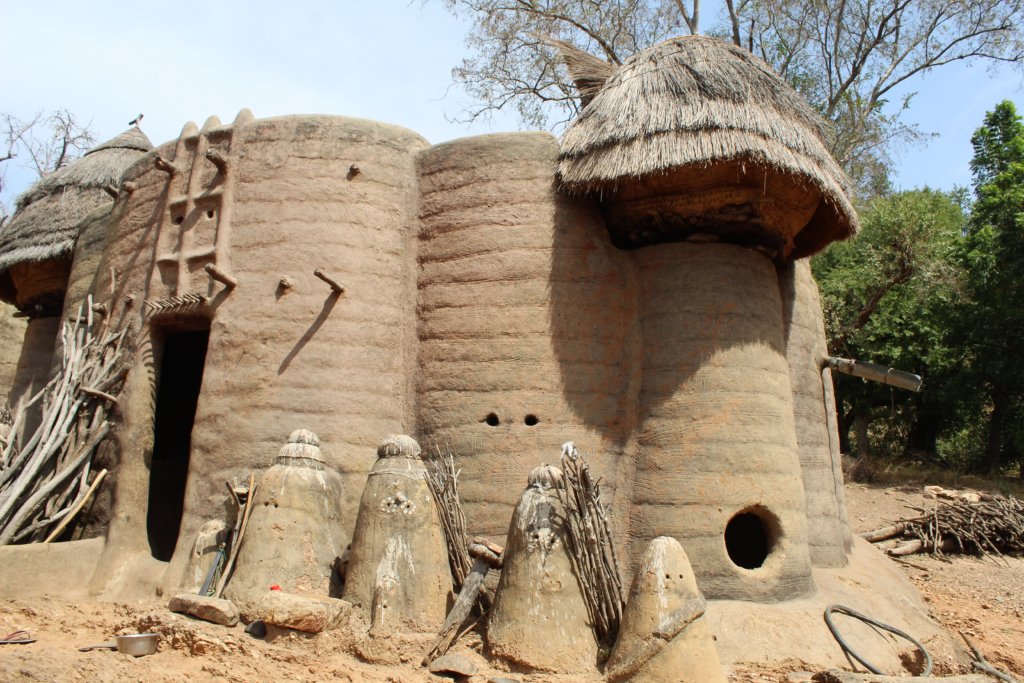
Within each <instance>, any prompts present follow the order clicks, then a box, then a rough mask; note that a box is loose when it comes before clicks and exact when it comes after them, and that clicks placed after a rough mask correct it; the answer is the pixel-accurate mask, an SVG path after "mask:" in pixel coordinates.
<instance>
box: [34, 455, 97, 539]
mask: <svg viewBox="0 0 1024 683" xmlns="http://www.w3.org/2000/svg"><path fill="white" fill-rule="evenodd" d="M105 476H107V471H106V470H100V471H99V473H98V474H97V475H96V478H95V479H93V480H92V485H90V486H89V489H88V490H87V491H86V492H85V495H84V496H82V497H81V498H79V499H78V502H77V503H75V504H74V506H73V507H72V508H71V510H70V512H68V514H66V515H65V516H64V519H62V520H61V521H60V524H58V525H57V528H56V529H54V530H53V531H51V532H50V535H49V536H47V537H46V540H45V541H43V543H49V542H50V541H52V540H53V539H55V538H57V537H58V536H60V532H62V531H64V528H65V527H66V526H67V525H68V523H69V522H70V521H71V520H72V519H74V517H75V515H77V514H78V512H79V510H81V509H82V508H83V507H85V503H86V501H88V500H89V498H90V497H92V494H93V493H94V492H95V491H96V489H97V488H99V485H100V482H102V481H103V477H105Z"/></svg>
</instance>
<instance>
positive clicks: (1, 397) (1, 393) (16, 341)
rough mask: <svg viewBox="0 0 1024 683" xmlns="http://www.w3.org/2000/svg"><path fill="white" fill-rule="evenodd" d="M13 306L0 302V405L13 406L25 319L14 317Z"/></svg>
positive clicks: (14, 309) (15, 310) (14, 310)
mask: <svg viewBox="0 0 1024 683" xmlns="http://www.w3.org/2000/svg"><path fill="white" fill-rule="evenodd" d="M17 310H18V309H16V308H15V307H14V306H11V305H9V304H5V303H3V302H0V407H2V406H4V405H7V403H8V401H10V408H11V409H12V410H13V408H14V399H15V397H13V396H11V395H10V394H11V390H12V389H13V388H14V375H15V372H16V371H17V368H18V358H19V357H20V356H21V343H22V340H23V339H24V338H25V321H24V320H23V319H21V318H15V317H14V314H15V312H17Z"/></svg>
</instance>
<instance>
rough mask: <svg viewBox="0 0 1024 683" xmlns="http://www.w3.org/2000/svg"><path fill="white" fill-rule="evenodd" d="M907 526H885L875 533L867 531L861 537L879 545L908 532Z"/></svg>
mask: <svg viewBox="0 0 1024 683" xmlns="http://www.w3.org/2000/svg"><path fill="white" fill-rule="evenodd" d="M906 528H907V525H906V524H893V525H891V526H883V527H882V528H880V529H875V530H874V531H865V532H864V533H862V534H861V535H860V537H861V538H863V539H864V540H865V541H868V542H869V543H878V542H879V541H887V540H889V539H890V538H895V537H896V536H899V535H900V534H902V533H903V532H904V530H906Z"/></svg>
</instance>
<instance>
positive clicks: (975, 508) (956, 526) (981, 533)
mask: <svg viewBox="0 0 1024 683" xmlns="http://www.w3.org/2000/svg"><path fill="white" fill-rule="evenodd" d="M920 512H921V513H923V514H921V515H920V516H918V517H913V518H910V519H905V520H902V521H899V522H896V523H895V524H892V525H890V526H887V527H882V528H881V529H876V530H874V531H869V532H867V533H863V534H861V537H862V538H865V539H867V540H868V541H870V542H871V543H879V544H885V549H886V552H888V554H889V555H893V556H901V555H912V554H914V553H932V554H934V555H942V554H944V553H962V554H967V555H977V556H985V555H989V554H992V555H1019V554H1022V553H1024V502H1022V501H1020V500H1018V499H1016V498H1013V497H1007V498H992V499H991V500H984V501H979V502H968V501H955V502H950V503H938V504H937V505H936V506H935V508H934V509H932V510H920Z"/></svg>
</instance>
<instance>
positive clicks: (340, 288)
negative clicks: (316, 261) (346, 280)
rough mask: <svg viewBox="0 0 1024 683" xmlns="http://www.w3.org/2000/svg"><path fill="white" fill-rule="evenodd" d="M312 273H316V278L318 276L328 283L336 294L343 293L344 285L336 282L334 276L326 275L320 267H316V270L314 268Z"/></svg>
mask: <svg viewBox="0 0 1024 683" xmlns="http://www.w3.org/2000/svg"><path fill="white" fill-rule="evenodd" d="M313 275H316V276H317V277H318V278H320V279H321V280H323V281H324V282H326V283H327V284H329V285H330V286H331V290H332V291H333V292H335V293H336V294H341V293H343V292H344V291H345V286H344V285H342V284H341V283H340V282H338V281H337V280H335V279H334V278H332V277H330V276H328V275H327V274H326V273H324V271H322V270H321V269H319V268H317V269H316V270H314V271H313Z"/></svg>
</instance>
